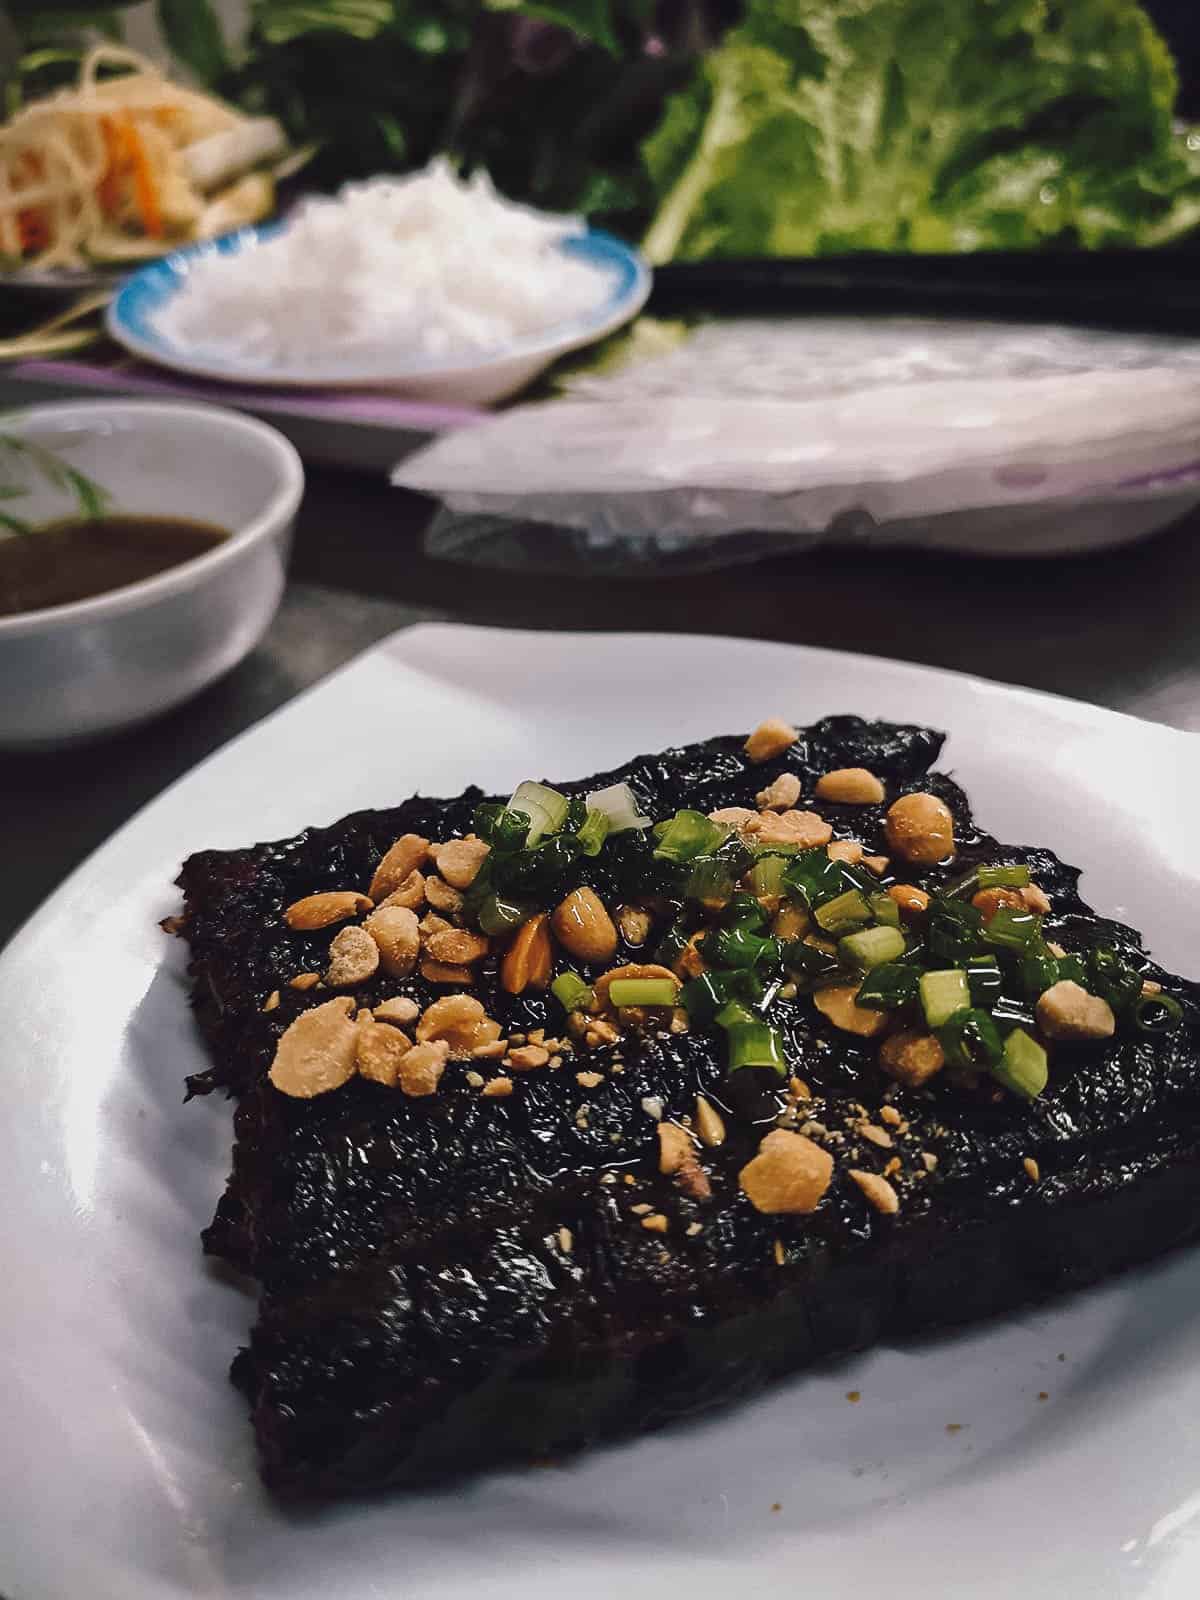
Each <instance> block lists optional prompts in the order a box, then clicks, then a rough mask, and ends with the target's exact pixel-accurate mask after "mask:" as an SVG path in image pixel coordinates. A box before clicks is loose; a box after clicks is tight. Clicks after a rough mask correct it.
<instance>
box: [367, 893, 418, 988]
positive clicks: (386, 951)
mask: <svg viewBox="0 0 1200 1600" xmlns="http://www.w3.org/2000/svg"><path fill="white" fill-rule="evenodd" d="M363 926H364V927H365V928H366V930H367V932H368V933H369V934H370V935H371V937H372V939H374V941H375V943H376V944H377V945H378V946H379V961H380V965H381V966H382V967H383V970H384V971H385V972H386V973H387V975H388V976H389V977H390V978H407V977H408V975H409V973H410V972H411V971H412V970H413V968H414V967H415V966H416V964H417V955H418V954H419V952H420V949H421V931H420V925H419V924H418V922H417V914H416V912H415V911H410V910H409V908H408V907H407V906H381V907H380V908H379V910H378V911H373V912H372V913H371V915H370V916H369V917H368V918H367V920H366V922H365V923H364V924H363Z"/></svg>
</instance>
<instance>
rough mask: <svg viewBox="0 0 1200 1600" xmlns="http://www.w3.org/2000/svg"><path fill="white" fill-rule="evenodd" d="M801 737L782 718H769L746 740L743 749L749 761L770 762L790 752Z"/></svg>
mask: <svg viewBox="0 0 1200 1600" xmlns="http://www.w3.org/2000/svg"><path fill="white" fill-rule="evenodd" d="M799 737H800V735H799V733H797V731H796V729H795V728H793V727H792V725H791V724H790V723H788V722H784V721H783V719H782V718H781V717H768V718H767V720H766V721H765V722H760V723H759V725H758V727H757V728H755V730H754V732H753V733H752V734H751V735H750V737H749V738H748V739H747V740H746V743H745V745H744V746H743V749H744V750H745V752H746V756H747V759H748V760H750V761H753V762H755V763H759V762H762V761H770V760H771V759H772V758H773V757H774V756H781V755H782V754H783V752H784V751H785V750H789V749H790V748H791V747H792V745H794V744H795V742H796V740H797V739H798V738H799Z"/></svg>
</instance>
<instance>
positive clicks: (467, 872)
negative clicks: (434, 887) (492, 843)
mask: <svg viewBox="0 0 1200 1600" xmlns="http://www.w3.org/2000/svg"><path fill="white" fill-rule="evenodd" d="M431 853H432V855H433V859H434V862H435V864H436V866H437V869H438V871H439V872H440V873H441V875H442V877H443V878H445V880H446V882H447V883H448V884H449V885H450V886H451V888H453V889H469V888H470V887H471V885H472V884H473V883H474V882H475V879H476V878H477V877H478V876H479V869H480V867H482V865H483V863H484V860H485V859H486V857H487V854H488V846H487V845H486V844H485V843H484V842H483V840H482V839H477V838H476V837H475V835H474V834H473V833H470V834H468V835H467V837H466V838H465V839H451V840H450V842H449V843H448V844H440V845H435V846H434V849H433V851H432V852H431Z"/></svg>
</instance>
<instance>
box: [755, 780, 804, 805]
mask: <svg viewBox="0 0 1200 1600" xmlns="http://www.w3.org/2000/svg"><path fill="white" fill-rule="evenodd" d="M799 798H800V779H799V778H798V777H797V776H796V774H795V773H794V772H781V773H780V774H779V776H778V777H777V778H776V779H775V782H774V783H769V784H768V785H767V787H766V788H765V789H760V790H759V792H758V793H757V794H756V795H755V796H754V803H755V805H756V806H757V807H758V809H759V810H760V811H790V810H791V808H792V807H793V806H794V805H795V804H796V801H797V800H799Z"/></svg>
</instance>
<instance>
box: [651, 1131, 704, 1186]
mask: <svg viewBox="0 0 1200 1600" xmlns="http://www.w3.org/2000/svg"><path fill="white" fill-rule="evenodd" d="M656 1131H657V1133H658V1170H659V1171H660V1172H662V1173H665V1174H666V1175H667V1176H668V1177H670V1175H671V1174H672V1173H673V1172H678V1171H679V1169H680V1167H682V1166H683V1164H684V1162H686V1161H694V1160H695V1158H696V1152H695V1149H694V1147H693V1145H692V1141H691V1139H690V1138H689V1137H688V1133H687V1130H686V1129H685V1128H681V1127H680V1126H679V1124H678V1123H677V1122H660V1123H659V1125H658V1128H657V1130H656Z"/></svg>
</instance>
